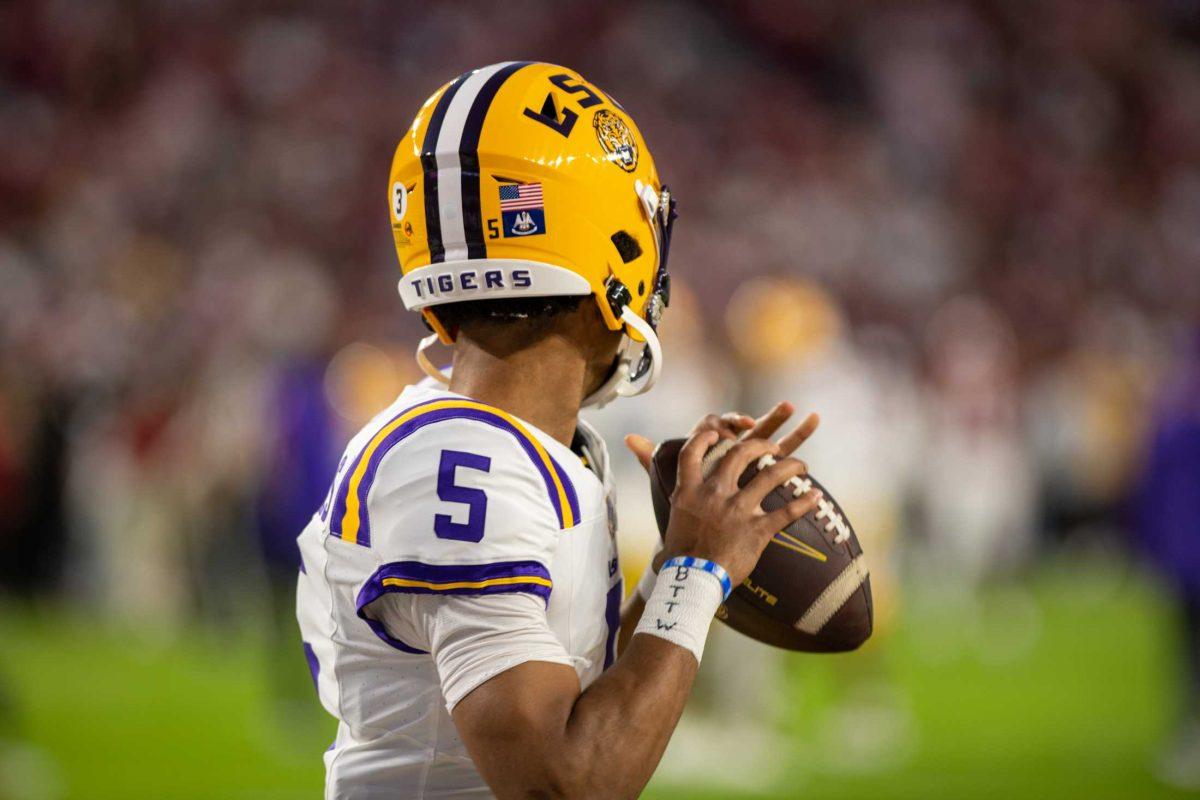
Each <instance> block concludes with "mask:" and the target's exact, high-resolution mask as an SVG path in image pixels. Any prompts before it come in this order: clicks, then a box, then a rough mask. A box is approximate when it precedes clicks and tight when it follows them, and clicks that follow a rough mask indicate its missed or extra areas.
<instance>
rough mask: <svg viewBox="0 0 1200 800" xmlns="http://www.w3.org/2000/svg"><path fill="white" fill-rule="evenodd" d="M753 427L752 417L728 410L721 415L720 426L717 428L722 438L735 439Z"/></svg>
mask: <svg viewBox="0 0 1200 800" xmlns="http://www.w3.org/2000/svg"><path fill="white" fill-rule="evenodd" d="M753 427H754V417H751V416H749V415H747V414H743V413H741V412H739V411H729V412H726V413H724V414H722V415H721V427H720V428H719V429H718V430H719V431H720V434H721V438H722V439H736V438H737V437H738V436H740V435H741V434H742V433H743V432H744V431H748V430H750V429H751V428H753Z"/></svg>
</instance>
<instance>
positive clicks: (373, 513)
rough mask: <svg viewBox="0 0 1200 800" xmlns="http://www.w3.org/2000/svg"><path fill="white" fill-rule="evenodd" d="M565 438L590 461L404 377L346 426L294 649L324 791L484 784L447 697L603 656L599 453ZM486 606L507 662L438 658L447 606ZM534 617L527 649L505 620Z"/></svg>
mask: <svg viewBox="0 0 1200 800" xmlns="http://www.w3.org/2000/svg"><path fill="white" fill-rule="evenodd" d="M577 438H578V439H579V441H580V442H581V446H580V447H579V449H580V450H581V451H582V452H583V453H584V456H585V457H586V458H587V460H588V461H589V462H590V465H591V467H590V468H589V466H587V465H586V464H585V462H584V460H583V459H581V457H580V456H579V455H576V453H575V452H574V451H573V450H572V449H571V448H568V447H566V446H564V445H563V444H562V443H560V442H558V441H557V440H555V439H553V438H551V437H550V436H548V435H547V434H545V433H543V432H542V431H540V430H538V429H537V428H535V427H533V426H532V425H530V424H528V423H526V422H523V421H521V420H519V419H517V418H515V417H513V416H511V415H509V414H507V413H505V412H503V411H501V410H499V409H496V408H493V407H490V406H486V405H484V404H482V403H479V402H476V401H474V400H470V399H469V398H466V397H463V396H461V395H456V394H453V393H450V392H446V391H440V390H436V389H433V388H429V387H426V386H410V387H408V388H407V389H405V390H404V392H402V393H401V395H400V396H399V397H398V398H397V399H396V401H395V402H394V403H393V404H392V405H391V406H390V407H388V408H387V409H385V410H384V411H383V412H381V413H380V414H379V415H378V416H376V417H375V418H374V419H373V420H371V422H369V423H368V424H367V425H366V427H365V428H363V430H362V431H360V432H359V433H358V434H357V435H356V436H355V437H354V438H353V439H352V440H351V442H350V444H349V446H348V447H347V448H346V452H345V455H344V456H343V458H342V461H341V464H340V465H339V466H338V470H337V475H336V477H335V479H334V482H333V485H332V487H331V489H330V493H329V496H328V498H327V499H326V501H325V503H324V505H323V506H322V508H321V509H320V510H319V511H318V513H317V514H316V515H315V516H314V517H313V519H312V521H311V522H310V523H309V524H308V526H307V527H306V528H305V529H304V531H303V533H301V535H300V538H299V544H300V554H301V558H302V573H301V575H300V579H299V586H298V592H297V615H298V618H299V621H300V629H301V633H302V635H303V639H304V649H305V653H306V655H307V657H308V659H309V666H310V667H311V669H312V671H313V676H314V680H315V682H316V684H317V691H318V693H319V695H320V698H321V702H322V704H323V705H324V706H325V708H326V709H327V710H328V711H329V712H330V713H331V714H333V715H334V716H335V717H337V719H338V721H339V725H338V733H337V739H336V741H335V742H334V743H333V745H332V746H331V747H330V749H329V751H328V752H326V754H325V765H326V794H325V796H326V798H355V800H359V799H360V798H362V799H364V800H367V799H373V798H385V797H386V798H400V797H404V798H434V797H436V798H443V797H486V796H490V792H489V790H488V788H487V785H486V784H485V783H484V781H483V779H482V778H481V777H480V775H479V773H478V771H477V770H476V769H475V766H474V765H473V763H472V762H471V760H470V758H469V756H468V754H467V751H466V748H465V747H464V745H463V742H462V740H461V739H460V737H459V736H458V733H457V731H456V730H455V727H454V722H453V718H452V717H451V716H450V709H451V708H452V707H453V705H454V704H455V703H457V702H458V700H460V699H461V698H462V697H463V696H465V694H466V693H468V692H469V691H470V690H471V689H473V688H474V687H475V686H477V685H478V684H479V683H481V682H483V681H484V680H486V679H487V678H488V677H490V676H491V675H494V674H496V672H497V671H499V670H498V668H497V663H499V664H500V667H499V668H508V667H512V666H516V664H518V663H521V661H523V660H549V661H560V662H561V663H568V664H571V665H572V666H574V667H575V669H576V672H577V673H578V675H579V678H580V683H581V685H582V686H584V687H586V686H587V685H588V684H590V683H591V682H592V681H593V680H595V679H596V677H598V676H599V675H600V673H601V672H602V671H603V670H604V669H605V668H606V667H607V666H608V665H609V664H610V663H611V662H612V660H613V658H614V656H615V639H616V632H617V627H618V624H619V606H620V602H621V594H622V587H621V577H620V570H619V569H618V567H617V551H616V541H615V530H614V527H615V520H614V517H613V512H612V509H613V505H612V500H613V498H612V497H611V491H610V488H611V480H610V478H609V473H608V468H607V454H606V452H605V450H604V445H603V443H602V442H601V441H600V439H599V438H598V437H597V436H596V435H595V434H594V433H593V432H591V431H590V429H588V428H587V427H586V426H584V425H581V426H580V430H579V436H578V437H577ZM593 470H594V471H593ZM455 603H458V604H460V605H458V606H454V604H455ZM389 604H390V605H389ZM462 604H473V605H462ZM447 608H453V609H454V615H442V616H441V617H438V615H439V614H440V613H441V609H447ZM493 612H494V613H493ZM389 615H390V616H389ZM489 615H492V622H491V623H490V624H492V628H491V632H493V633H497V634H498V635H496V636H494V637H493V638H494V639H496V640H498V641H505V642H507V645H508V649H509V651H510V652H509V653H507V654H506V655H505V657H504V660H503V662H497V661H496V659H492V664H491V666H490V667H489V668H487V669H482V668H478V669H477V668H474V667H473V666H472V665H471V664H467V665H466V666H463V664H462V662H464V661H465V662H471V661H475V662H477V661H479V660H480V659H479V658H478V657H477V656H476V655H475V654H471V657H469V658H462V657H460V656H459V655H454V656H453V657H451V656H447V657H445V658H443V657H442V656H441V654H440V653H439V652H438V649H439V647H442V646H443V643H445V642H447V641H453V639H454V637H453V630H452V629H453V628H454V627H455V625H456V624H457V623H456V620H463V621H467V622H469V621H470V620H472V619H476V618H481V617H482V618H487V617H488V616H489ZM531 615H532V616H531ZM434 618H437V623H436V625H435V624H434V623H433V622H430V620H431V619H434ZM513 620H518V621H517V622H513ZM522 620H523V621H522ZM530 620H532V622H530ZM427 623H428V624H427ZM539 625H540V626H541V632H542V638H541V640H540V643H536V644H530V645H528V647H526V645H525V644H524V643H525V642H527V641H528V642H539V640H538V632H537V631H533V632H532V633H531V634H530V635H529V636H528V637H523V636H522V635H519V634H520V633H521V629H518V630H514V631H513V635H509V633H508V631H509V628H508V627H506V626H522V627H523V628H536V627H537V626H539ZM447 628H450V629H451V630H449V631H448V632H447V631H446V629H447ZM547 628H548V631H547ZM468 638H475V639H478V638H481V637H476V636H472V637H468ZM547 640H548V642H547ZM447 649H449V648H448V646H447ZM514 649H516V650H517V652H516V653H515V654H514V653H513V652H511V651H513V650H514ZM450 674H452V675H453V678H450V677H448V675H450Z"/></svg>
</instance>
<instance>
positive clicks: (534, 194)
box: [500, 183, 542, 211]
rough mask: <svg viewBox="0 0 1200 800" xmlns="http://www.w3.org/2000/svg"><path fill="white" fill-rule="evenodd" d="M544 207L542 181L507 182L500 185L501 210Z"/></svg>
mask: <svg viewBox="0 0 1200 800" xmlns="http://www.w3.org/2000/svg"><path fill="white" fill-rule="evenodd" d="M541 207H542V185H541V184H540V183H506V184H504V185H503V186H501V187H500V210H501V211H525V210H527V209H530V208H541Z"/></svg>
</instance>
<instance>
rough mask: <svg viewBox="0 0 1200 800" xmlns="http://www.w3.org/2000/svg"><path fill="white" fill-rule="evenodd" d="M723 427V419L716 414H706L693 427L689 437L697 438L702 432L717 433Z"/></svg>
mask: <svg viewBox="0 0 1200 800" xmlns="http://www.w3.org/2000/svg"><path fill="white" fill-rule="evenodd" d="M720 427H721V418H720V417H718V416H717V415H716V414H705V415H704V416H703V417H701V418H700V421H699V422H697V423H696V424H695V425H693V426H692V430H691V432H690V433H688V436H689V437H691V436H695V435H696V434H697V433H700V432H701V431H715V430H717V429H719V428H720Z"/></svg>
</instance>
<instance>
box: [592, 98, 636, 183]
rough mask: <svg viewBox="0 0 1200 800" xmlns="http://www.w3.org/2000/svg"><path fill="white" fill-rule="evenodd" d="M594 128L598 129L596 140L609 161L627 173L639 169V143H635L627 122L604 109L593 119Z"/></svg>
mask: <svg viewBox="0 0 1200 800" xmlns="http://www.w3.org/2000/svg"><path fill="white" fill-rule="evenodd" d="M592 127H593V128H595V129H596V138H597V139H599V140H600V146H601V147H603V148H604V152H605V153H607V154H608V160H609V161H611V162H612V163H614V164H616V165H617V166H618V167H620V168H621V169H623V170H625V171H626V172H633V171H634V170H635V169H637V162H638V149H637V142H636V141H634V138H633V132H632V131H630V130H629V126H628V125H626V124H625V120H623V119H621V118H620V117H618V116H617V115H616V114H614V113H613V112H611V111H609V110H608V109H605V108H602V109H600V110H599V111H597V112H596V115H595V116H594V117H592Z"/></svg>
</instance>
